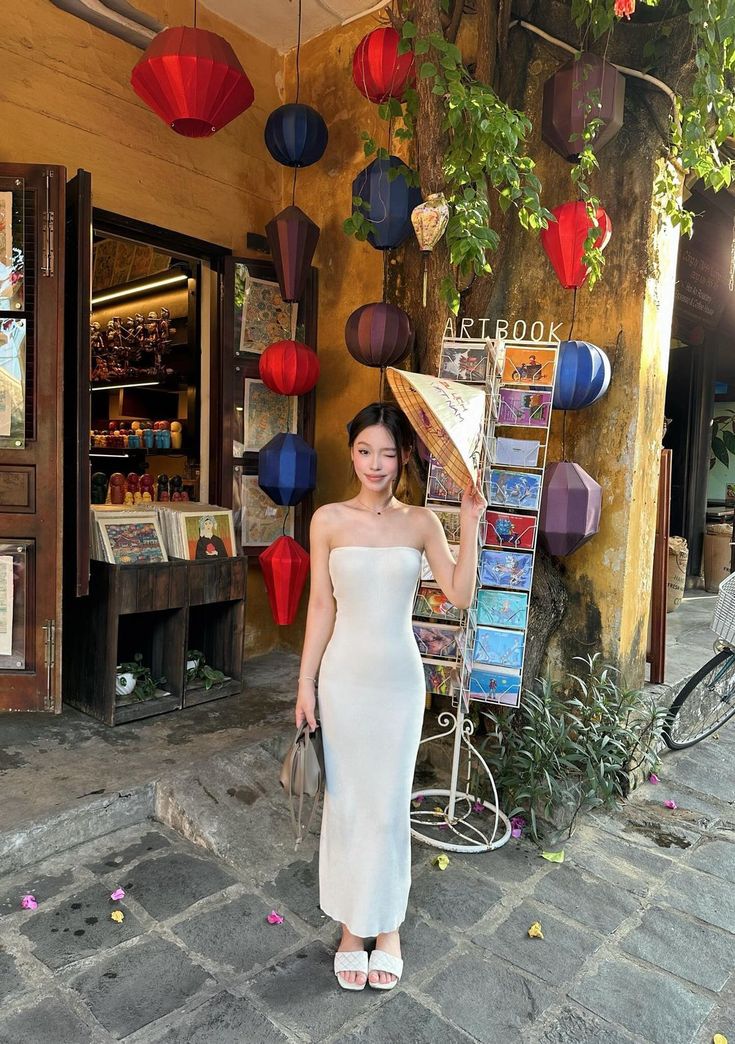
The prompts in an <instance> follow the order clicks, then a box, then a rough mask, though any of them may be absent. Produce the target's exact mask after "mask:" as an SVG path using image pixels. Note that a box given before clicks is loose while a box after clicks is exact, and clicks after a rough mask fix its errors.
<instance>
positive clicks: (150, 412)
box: [89, 232, 201, 504]
mask: <svg viewBox="0 0 735 1044" xmlns="http://www.w3.org/2000/svg"><path fill="white" fill-rule="evenodd" d="M199 279H200V273H199V265H198V263H197V262H196V261H193V260H191V259H186V258H183V257H177V256H176V255H173V254H165V253H162V252H161V251H160V250H157V249H155V248H154V247H152V246H149V245H147V244H144V243H136V242H133V241H131V240H129V239H124V238H119V237H114V236H111V235H108V234H105V233H100V232H95V234H94V241H93V258H92V312H91V328H90V348H91V381H90V399H91V401H90V421H91V429H90V448H89V456H90V464H91V472H92V478H91V484H92V488H91V502H92V503H93V504H104V503H105V502H106V501H107V502H109V501H110V500H112V502H113V503H120V502H122V503H128V504H132V503H137V502H138V499H140V500H141V501H147V500H148V499H149V498H150V499H151V500H159V501H160V500H162V499H163V500H166V499H170V500H174V501H178V500H182V499H183V500H189V501H198V500H200V475H201V460H200V452H201V439H200V420H201V417H200V413H201V349H200V338H199V301H200V294H199ZM119 475H123V476H124V477H125V480H126V484H125V487H124V488H123V489H118V490H115V488H114V483H116V482H119V478H117V477H115V478H113V480H112V481H113V488H112V489H110V488H109V483H110V478H111V477H112V476H119ZM146 492H147V496H146ZM108 494H111V496H110V495H108ZM136 494H138V496H137V497H136ZM121 498H122V499H121Z"/></svg>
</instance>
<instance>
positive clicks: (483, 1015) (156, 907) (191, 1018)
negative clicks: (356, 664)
mask: <svg viewBox="0 0 735 1044" xmlns="http://www.w3.org/2000/svg"><path fill="white" fill-rule="evenodd" d="M271 751H272V745H269V743H268V742H267V741H265V742H262V743H261V744H259V745H257V746H255V747H253V748H251V749H249V750H248V751H246V752H244V754H243V755H242V757H241V758H240V760H238V757H237V756H235V755H234V754H228V755H220V756H218V759H217V758H215V759H213V760H212V761H211V762H209V763H208V765H207V766H205V767H202V766H199V767H196V768H192V769H191V772H190V774H189V775H188V776H187V775H183V776H181V777H180V778H179V780H178V783H177V784H170V785H169V788H168V790H167V792H166V793H164V794H162V795H161V796H160V797H159V801H158V805H157V809H158V814H159V815H160V816H161V817H162V818H164V819H166V821H167V822H168V823H170V824H174V825H176V826H177V828H179V829H180V830H182V831H183V832H184V833H186V834H187V835H188V837H191V838H195V839H196V840H198V841H199V842H200V844H198V845H195V844H193V843H191V841H189V840H186V839H185V838H184V837H182V836H181V834H180V833H177V832H175V831H174V830H172V829H171V828H170V827H169V826H164V825H162V824H161V823H158V822H155V821H153V820H150V819H149V820H147V821H145V822H142V823H140V824H137V825H132V826H126V827H125V828H124V829H119V830H117V831H115V832H113V833H110V834H108V835H106V836H104V837H101V838H98V839H97V840H95V841H90V842H87V843H86V844H84V845H79V846H77V847H76V848H73V849H69V850H67V851H66V852H63V853H61V854H58V855H55V856H53V857H51V858H48V859H46V860H45V861H44V862H43V863H40V864H37V865H35V866H30V867H27V868H26V869H25V870H24V871H22V872H18V873H17V874H16V875H15V876H14V877H4V878H0V940H2V942H1V943H0V1044H87V1042H90V1044H103V1042H107V1044H109V1042H112V1041H117V1040H125V1041H126V1042H127V1044H154V1042H155V1044H163V1042H166V1044H174V1042H178V1044H283V1042H286V1041H323V1042H325V1044H326V1042H329V1044H332V1042H335V1044H336V1042H340V1044H343V1042H344V1044H357V1042H362V1044H393V1042H396V1044H398V1042H401V1044H404V1042H408V1044H459V1042H461V1041H482V1042H485V1044H513V1042H516V1041H518V1042H521V1041H522V1042H523V1044H623V1042H627V1044H631V1042H636V1044H647V1042H653V1044H689V1042H700V1041H701V1042H705V1041H711V1040H712V1036H713V1034H714V1033H715V1032H719V1033H723V1034H725V1035H726V1036H728V1037H729V1038H730V1040H731V1041H733V1040H735V990H734V986H735V974H734V968H735V803H734V799H735V757H734V755H735V725H734V726H733V727H731V728H730V729H729V731H728V730H727V729H725V730H723V733H722V734H721V737H720V739H719V740H710V741H706V742H705V743H703V744H700V746H699V747H697V748H694V749H693V750H692V751H691V752H683V753H680V754H676V755H666V756H665V757H664V762H663V768H662V771H661V777H662V783H661V784H660V785H659V786H656V787H654V786H651V785H645V786H643V787H641V788H640V789H639V790H638V791H637V792H636V794H635V795H634V797H633V799H632V800H631V801H630V802H628V803H627V804H626V805H625V806H623V807H622V808H621V809H620V810H618V811H617V812H615V813H614V814H610V815H608V814H599V815H594V816H590V817H588V818H587V819H586V820H585V821H584V823H583V824H582V826H581V827H580V829H579V831H578V833H577V834H576V835H575V837H574V838H573V839H572V840H571V841H569V842H567V844H566V849H565V852H566V860H565V862H564V863H563V864H562V865H556V864H551V863H548V862H546V861H545V860H543V859H541V858H540V857H539V853H538V852H537V850H536V849H534V847H533V846H532V845H530V844H527V843H525V842H520V843H519V842H515V841H514V842H511V844H509V845H508V846H506V847H505V848H504V849H502V850H500V851H497V852H494V853H491V854H486V855H478V856H464V857H462V856H452V857H451V861H450V864H449V867H448V868H447V869H446V870H444V871H440V870H439V869H437V868H436V867H435V866H433V865H432V856H433V854H434V853H433V851H432V850H431V849H429V848H427V847H425V846H423V845H420V844H416V845H415V847H414V884H413V888H412V893H411V901H410V906H409V912H408V918H407V922H406V924H405V926H404V932H403V940H404V956H405V958H406V969H405V976H404V979H403V981H402V982H401V984H400V985H399V987H398V988H397V989H395V990H393V991H392V992H390V993H384V992H378V991H374V990H370V989H369V988H368V989H366V990H365V991H364V992H362V993H355V992H352V993H348V992H344V991H341V990H340V989H339V988H338V987H337V984H336V981H335V980H334V978H333V976H332V970H331V961H332V953H333V948H334V944H335V939H336V931H335V927H334V925H333V924H332V922H330V921H328V920H327V919H326V918H325V917H324V916H323V915H322V914H321V912H320V910H319V908H318V905H317V899H318V895H317V866H316V837H315V836H312V837H311V838H310V839H309V840H308V842H307V844H306V847H305V849H304V851H303V852H302V853H295V852H294V851H293V849H292V846H291V845H290V844H288V843H287V839H288V820H287V818H286V816H285V813H284V808H283V799H282V798H281V797H280V794H279V792H278V788H277V786H276V785H275V783H274V780H275V775H276V772H277V767H278V760H277V758H276V756H275V751H273V752H271ZM669 797H672V798H674V799H675V800H676V801H677V803H678V805H679V808H678V809H677V810H676V811H673V812H672V811H669V810H666V809H664V808H663V806H662V802H663V800H664V799H665V798H669ZM202 845H206V846H207V847H206V848H204V847H202ZM213 853H217V854H213ZM222 857H224V858H222ZM117 886H122V887H123V888H124V889H125V890H126V893H127V895H126V898H125V899H124V900H123V901H122V902H121V903H119V904H116V905H118V906H119V908H120V909H121V910H123V911H124V913H125V920H124V922H123V923H122V924H120V925H118V924H115V923H114V922H113V921H112V920H111V919H110V911H111V909H112V908H113V904H112V903H111V902H110V900H109V898H108V896H109V893H110V892H111V891H112V889H113V888H115V887H117ZM26 891H33V892H35V894H36V896H37V897H38V899H39V903H40V905H39V908H38V910H36V911H24V910H21V909H19V903H20V898H21V896H22V895H23V893H24V892H26ZM274 907H275V908H276V909H278V910H279V911H280V912H281V913H282V914H283V915H284V916H285V921H284V923H283V924H281V925H279V926H271V925H269V924H268V923H267V921H266V916H267V914H268V912H269V911H270V910H271V909H272V908H274ZM535 920H540V921H541V923H542V925H543V929H544V934H545V938H544V940H543V941H541V940H531V939H529V938H528V936H527V929H528V927H529V925H530V924H531V923H532V922H533V921H535Z"/></svg>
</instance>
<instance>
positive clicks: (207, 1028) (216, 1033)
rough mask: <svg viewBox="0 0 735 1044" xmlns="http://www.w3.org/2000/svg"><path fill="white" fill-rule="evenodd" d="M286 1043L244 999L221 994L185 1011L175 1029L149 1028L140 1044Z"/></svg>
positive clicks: (273, 1027) (281, 1035)
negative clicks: (183, 1016) (190, 1010)
mask: <svg viewBox="0 0 735 1044" xmlns="http://www.w3.org/2000/svg"><path fill="white" fill-rule="evenodd" d="M136 1039H140V1038H136ZM287 1040H288V1037H286V1036H284V1034H283V1033H281V1031H280V1030H279V1029H277V1028H276V1027H275V1026H274V1025H273V1023H271V1022H269V1021H268V1019H267V1018H266V1017H265V1016H264V1015H262V1014H261V1013H260V1012H259V1011H258V1010H257V1009H256V1008H254V1007H253V1005H252V1003H251V1002H250V1001H249V1000H247V998H241V997H233V996H232V994H231V993H227V992H223V993H218V994H217V996H216V997H212V998H211V999H210V1000H208V1001H205V1003H204V1004H202V1005H201V1006H200V1007H199V1008H196V1009H195V1010H194V1011H192V1012H188V1013H187V1015H186V1017H185V1018H184V1019H183V1020H182V1022H181V1023H180V1024H179V1025H177V1026H169V1027H167V1028H165V1029H156V1027H151V1030H150V1031H149V1032H148V1033H144V1035H143V1037H142V1039H140V1044H143V1042H145V1044H240V1042H243V1044H245V1042H247V1044H285V1042H286V1041H287Z"/></svg>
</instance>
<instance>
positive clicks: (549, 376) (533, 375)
mask: <svg viewBox="0 0 735 1044" xmlns="http://www.w3.org/2000/svg"><path fill="white" fill-rule="evenodd" d="M555 361H556V352H555V351H554V350H553V348H516V347H515V346H514V345H512V344H511V345H506V348H505V365H504V367H503V381H504V382H505V383H506V384H540V385H544V384H548V385H549V386H551V385H552V384H553V383H554V364H555Z"/></svg>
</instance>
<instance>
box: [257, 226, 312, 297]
mask: <svg viewBox="0 0 735 1044" xmlns="http://www.w3.org/2000/svg"><path fill="white" fill-rule="evenodd" d="M319 231H320V230H319V226H318V225H317V224H315V223H314V222H313V221H312V220H311V218H310V217H309V216H308V214H305V213H304V212H303V210H301V208H300V207H295V206H290V207H286V208H285V210H282V211H281V212H280V214H276V216H275V217H274V218H271V220H270V221H269V222H268V224H267V225H266V226H265V234H266V237H267V239H268V245H269V247H270V248H271V257H272V258H273V267H274V268H275V270H276V279H277V280H278V286H279V288H280V291H281V297H282V298H283V300H284V301H290V302H295V301H300V300H301V298H302V297H303V296H304V289H305V287H306V278H307V276H308V274H309V268H310V266H311V261H312V258H313V257H314V251H315V250H316V245H317V243H318V242H319Z"/></svg>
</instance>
